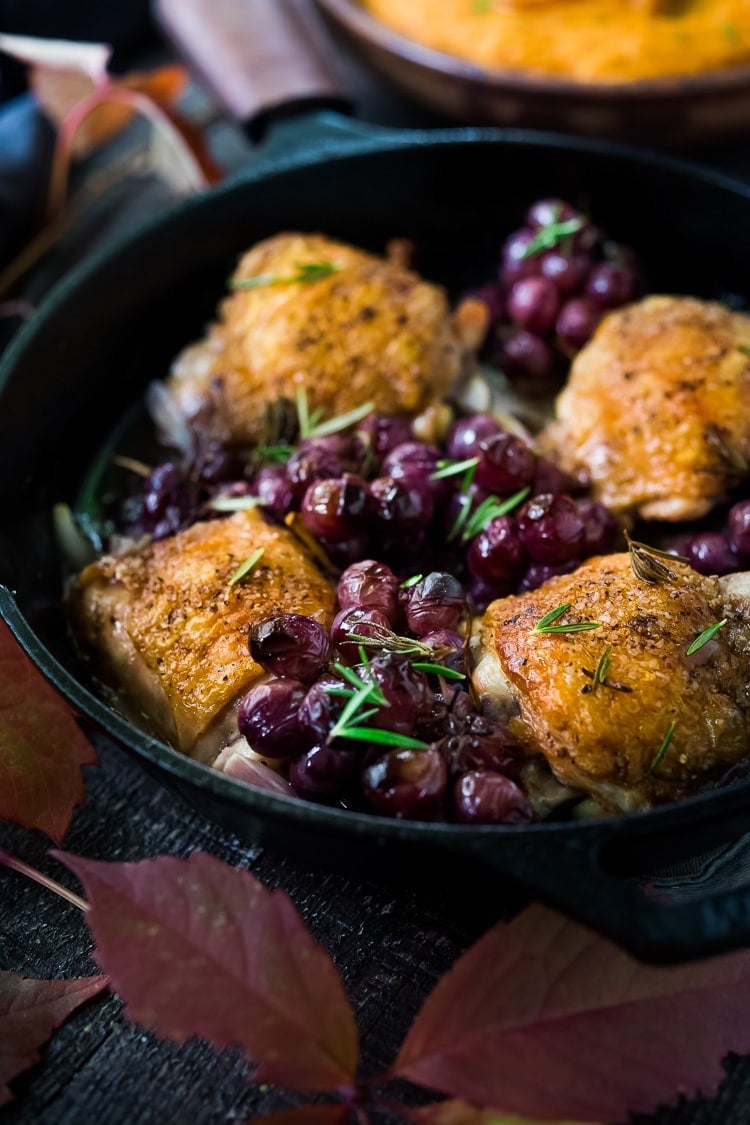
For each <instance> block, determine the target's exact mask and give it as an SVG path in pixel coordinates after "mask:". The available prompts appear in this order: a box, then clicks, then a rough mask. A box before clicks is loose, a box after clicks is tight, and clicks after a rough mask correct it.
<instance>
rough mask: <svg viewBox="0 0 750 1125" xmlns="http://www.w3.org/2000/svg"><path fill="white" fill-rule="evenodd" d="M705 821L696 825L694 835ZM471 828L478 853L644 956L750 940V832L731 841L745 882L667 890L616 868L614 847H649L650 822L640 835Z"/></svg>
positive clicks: (691, 954)
mask: <svg viewBox="0 0 750 1125" xmlns="http://www.w3.org/2000/svg"><path fill="white" fill-rule="evenodd" d="M714 815H716V814H714ZM704 827H708V826H706V825H701V824H700V823H698V824H696V825H695V838H696V840H697V838H698V835H699V834H702V832H701V829H702V828H704ZM713 827H714V828H717V827H718V824H714V825H713ZM744 828H745V831H747V820H746V821H745V826H744ZM692 830H693V826H692V825H691V834H692ZM684 832H685V822H683V827H682V833H683V834H684ZM471 835H472V837H473V841H472V845H471V850H472V852H473V853H474V858H475V860H476V861H479V862H481V863H482V864H483V865H484V866H485V868H486V867H488V866H489V867H490V868H491V869H493V870H494V871H496V872H501V873H502V875H503V876H504V877H505V878H507V879H510V880H511V881H513V882H515V883H517V884H520V885H521V886H522V887H523V888H524V889H526V890H528V891H530V892H532V893H533V894H535V895H538V896H539V898H540V899H543V900H544V901H546V902H547V903H549V904H550V905H551V906H554V907H556V908H558V909H559V910H560V911H561V912H563V913H565V914H568V915H570V916H572V917H574V918H575V919H576V920H577V921H579V922H582V923H584V925H587V926H589V927H590V928H591V929H594V930H597V931H598V932H600V933H602V934H604V935H605V936H607V937H609V938H611V939H612V940H614V941H615V942H617V943H618V944H619V945H622V946H623V947H624V948H626V949H627V950H629V951H630V952H631V953H633V954H634V955H635V956H636V957H639V958H641V959H642V960H644V961H654V962H676V961H688V960H692V959H696V958H700V957H707V956H711V955H713V954H717V953H723V952H726V951H727V950H730V949H737V948H740V947H743V946H747V945H749V944H750V838H748V837H742V835H741V833H737V835H736V836H735V837H734V839H735V844H734V845H732V846H731V850H732V856H731V860H732V863H733V866H735V867H736V868H737V870H738V871H739V881H740V885H739V886H732V887H731V889H723V890H711V888H710V887H708V886H707V887H706V889H705V890H700V889H698V888H697V886H696V884H695V882H693V884H692V885H691V887H690V893H689V895H687V896H686V895H685V892H684V890H683V891H682V896H683V897H679V896H680V890H679V889H678V887H677V884H675V890H674V893H670V891H669V889H668V887H667V886H665V885H664V884H662V883H660V885H659V886H657V887H654V886H653V885H651V884H649V883H645V884H644V883H643V882H639V881H638V880H636V879H635V878H627V877H624V876H623V875H621V874H619V873H618V872H617V867H618V866H619V862H618V860H617V859H615V858H614V857H615V856H616V854H618V853H619V854H620V855H621V856H627V855H628V854H629V853H630V851H631V849H634V850H636V851H638V852H640V853H641V855H643V854H648V846H649V840H650V836H649V833H648V828H647V827H646V830H645V831H644V832H642V833H638V834H637V835H635V836H634V835H632V834H631V833H629V832H628V831H621V830H620V829H619V828H613V830H609V829H608V828H607V826H602V825H601V824H599V825H596V824H592V825H586V824H580V825H576V826H575V827H573V826H563V825H554V826H553V825H550V826H547V827H544V826H540V828H539V829H535V830H534V831H532V832H526V831H523V830H521V831H520V832H519V834H518V836H515V837H514V834H513V833H512V832H511V833H507V834H503V836H502V837H498V836H497V834H495V835H494V837H493V835H492V834H490V833H488V834H487V836H486V837H485V838H484V840H482V838H481V836H480V834H479V832H477V831H475V832H473V833H472V834H471ZM743 845H744V854H741V853H742V848H743ZM659 854H660V843H659V841H658V840H654V841H653V848H652V851H651V855H652V856H654V857H658V856H659ZM732 882H733V883H734V882H737V879H733V880H732Z"/></svg>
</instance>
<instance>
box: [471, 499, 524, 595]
mask: <svg viewBox="0 0 750 1125" xmlns="http://www.w3.org/2000/svg"><path fill="white" fill-rule="evenodd" d="M466 561H467V563H468V567H469V570H470V571H471V573H472V574H473V575H474V577H475V578H481V579H482V580H483V581H485V582H488V583H489V584H490V585H493V586H495V585H500V586H502V585H504V584H505V583H509V582H511V581H512V580H513V579H514V578H515V577H516V576H517V575H518V573H519V572H520V571H521V569H522V568H523V565H524V563H525V562H526V552H525V551H524V549H523V546H522V544H521V540H520V539H519V537H518V529H517V527H516V522H515V520H513V519H510V518H509V517H508V516H497V517H496V518H495V519H494V520H491V521H490V523H488V524H487V526H486V527H485V528H484V530H483V531H481V532H480V533H479V535H478V536H477V537H476V539H475V540H474V541H473V542H472V544H471V546H470V548H469V553H468V555H467V559H466Z"/></svg>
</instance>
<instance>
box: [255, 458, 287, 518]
mask: <svg viewBox="0 0 750 1125" xmlns="http://www.w3.org/2000/svg"><path fill="white" fill-rule="evenodd" d="M251 486H252V490H253V493H254V494H255V495H256V496H258V497H259V498H260V499H261V500H262V501H263V503H264V505H265V506H266V507H267V508H269V509H270V511H271V512H273V514H274V515H275V516H278V518H279V519H283V518H284V516H285V515H286V514H287V512H288V511H290V510H291V508H292V507H293V505H294V496H293V493H292V489H291V488H290V486H289V481H288V480H287V475H286V469H285V468H284V466H283V465H265V466H264V467H263V468H262V469H259V470H258V472H257V473H256V474H255V476H254V477H253V480H252V482H251Z"/></svg>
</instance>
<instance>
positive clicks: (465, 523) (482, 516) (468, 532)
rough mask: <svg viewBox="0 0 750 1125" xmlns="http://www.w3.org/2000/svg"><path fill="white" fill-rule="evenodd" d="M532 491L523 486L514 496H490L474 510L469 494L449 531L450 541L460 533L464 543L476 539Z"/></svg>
mask: <svg viewBox="0 0 750 1125" xmlns="http://www.w3.org/2000/svg"><path fill="white" fill-rule="evenodd" d="M462 491H463V490H462ZM530 492H531V489H530V488H522V489H520V490H519V491H518V492H515V493H514V494H513V495H512V496H508V497H506V499H505V500H499V499H498V498H497V496H488V497H487V498H486V499H485V500H483V501H482V503H481V504H480V505H479V506H478V507H477V508H475V509H474V511H473V512H472V511H471V500H470V499H469V497H468V496H467V497H466V499H465V502H464V503H463V504H462V505H461V510H460V511H459V513H458V515H457V517H456V519H455V522H454V524H453V527H452V528H451V529H450V531H449V532H448V542H449V543H450V542H452V541H453V540H454V539H457V538H458V536H459V535H460V536H461V542H462V543H468V542H469V540H471V539H476V537H477V535H479V534H480V533H481V532H482V531H484V529H485V527H486V526H487V524H488V523H491V522H492V521H493V520H494V519H497V518H498V516H507V515H508V513H509V512H512V511H513V509H514V508H517V507H518V505H519V504H522V503H523V501H524V500H525V499H526V497H527V496H528V495H529V493H530Z"/></svg>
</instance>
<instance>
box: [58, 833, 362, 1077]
mask: <svg viewBox="0 0 750 1125" xmlns="http://www.w3.org/2000/svg"><path fill="white" fill-rule="evenodd" d="M57 854H58V856H59V858H61V859H62V860H63V862H65V863H66V864H67V865H68V867H70V869H71V870H72V871H74V872H75V873H76V874H77V875H78V877H79V879H80V880H81V882H82V883H83V885H84V887H85V889H86V895H87V898H88V900H89V903H90V907H91V908H90V910H89V911H88V912H87V914H86V921H87V923H88V924H89V926H90V927H91V930H92V932H93V934H94V938H95V939H96V945H97V951H96V958H97V960H98V962H99V964H100V965H102V967H106V969H105V971H107V972H108V973H109V975H110V976H111V979H112V985H113V988H114V989H115V990H116V991H117V992H118V993H119V995H120V996H122V998H123V1000H124V1001H125V1004H126V1005H127V1014H128V1016H129V1017H130V1018H131V1019H133V1020H135V1021H136V1022H138V1023H141V1024H144V1025H145V1026H146V1027H149V1028H151V1029H152V1030H153V1031H155V1032H156V1033H157V1034H158V1035H161V1036H163V1037H164V1038H167V1039H173V1040H175V1041H176V1042H178V1043H182V1042H184V1041H185V1040H186V1039H187V1038H189V1037H190V1036H191V1035H200V1036H202V1037H203V1038H204V1039H207V1040H208V1041H209V1042H210V1043H211V1044H213V1046H214V1047H217V1048H223V1047H226V1046H228V1045H229V1044H230V1043H237V1044H239V1045H240V1046H241V1047H242V1048H243V1049H244V1050H245V1051H246V1053H247V1054H248V1056H249V1057H250V1058H251V1059H253V1060H254V1061H256V1062H257V1063H259V1064H260V1069H259V1071H258V1074H257V1078H258V1080H259V1081H268V1082H274V1083H276V1084H277V1085H282V1086H289V1087H296V1088H298V1089H302V1090H329V1089H330V1090H332V1089H336V1088H337V1087H342V1086H343V1087H346V1088H348V1087H349V1086H351V1084H352V1082H353V1081H354V1075H355V1071H356V1066H357V1058H358V1047H357V1028H356V1025H355V1022H354V1016H353V1015H352V1011H351V1008H350V1007H349V1002H348V1000H347V998H346V994H345V993H344V989H343V986H342V984H341V979H340V977H339V975H338V973H337V972H336V969H335V967H334V965H333V962H332V961H331V959H330V957H329V956H328V954H327V953H326V951H325V950H324V949H322V948H321V946H319V945H318V944H317V943H316V942H315V941H314V940H313V938H312V936H311V935H310V933H309V931H308V930H307V928H306V926H305V924H304V922H303V921H302V919H301V918H300V916H299V914H298V913H297V911H296V910H295V909H294V906H293V905H292V902H291V900H290V899H289V897H288V895H286V894H285V893H284V892H283V891H268V890H266V888H265V887H264V886H263V885H262V884H261V883H259V882H258V880H257V879H256V878H255V877H254V876H253V875H251V874H250V872H249V871H245V870H243V869H240V868H236V867H230V866H229V865H228V864H226V863H222V861H221V860H219V859H215V858H214V857H213V856H210V855H207V854H205V853H203V852H193V854H192V855H191V856H190V858H189V859H187V860H183V859H174V858H171V857H166V856H162V857H160V858H158V859H152V860H144V861H143V862H141V863H98V862H94V861H93V860H87V859H83V858H81V857H80V856H73V855H67V854H64V853H57Z"/></svg>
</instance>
